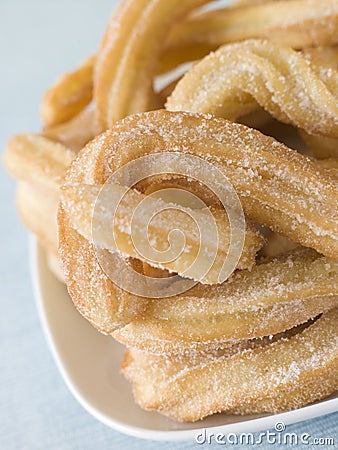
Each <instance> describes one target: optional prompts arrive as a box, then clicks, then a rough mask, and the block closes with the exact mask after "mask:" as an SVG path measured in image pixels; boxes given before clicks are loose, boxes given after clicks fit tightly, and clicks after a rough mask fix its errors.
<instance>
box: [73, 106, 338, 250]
mask: <svg viewBox="0 0 338 450" xmlns="http://www.w3.org/2000/svg"><path fill="white" fill-rule="evenodd" d="M202 139H203V140H202ZM206 148H207V150H206ZM90 149H91V158H92V161H93V162H92V165H93V167H94V169H93V170H92V175H91V178H90V181H87V183H88V184H103V183H104V182H105V181H106V177H107V176H108V174H109V173H112V172H111V171H114V170H116V169H117V168H119V167H120V166H121V165H123V164H125V163H127V162H128V161H131V160H133V159H136V158H138V157H140V156H143V155H145V154H149V153H158V152H170V151H173V149H175V151H176V152H182V153H189V154H193V155H196V156H198V157H201V158H204V159H206V160H208V161H209V162H211V163H212V164H214V165H215V167H217V168H219V169H220V170H221V172H223V173H224V174H225V175H226V176H227V177H228V179H229V181H230V182H231V184H232V185H233V187H234V188H235V190H236V191H237V193H238V195H239V197H240V199H241V202H242V205H243V208H244V211H245V212H246V213H247V215H248V217H249V218H252V219H253V220H254V221H257V222H259V223H261V224H263V225H266V226H268V227H271V228H272V229H273V230H275V231H277V232H280V233H281V234H285V235H286V236H288V237H289V238H290V239H292V240H294V241H295V242H298V243H300V244H301V245H304V246H310V247H312V248H314V249H316V250H317V251H319V252H321V253H323V254H325V255H327V256H332V257H337V253H338V250H337V248H338V243H337V240H338V239H337V210H336V204H337V195H338V192H337V185H336V183H335V182H334V181H333V180H332V179H331V178H330V177H328V174H327V173H326V172H325V170H323V169H320V168H318V167H316V165H315V164H314V163H313V162H312V161H310V160H309V159H308V158H306V157H304V156H302V155H300V154H298V153H296V152H295V151H293V150H290V149H288V148H287V147H285V146H284V145H282V144H280V143H278V142H277V141H275V140H274V139H273V138H270V137H267V136H264V135H262V134H261V133H259V132H258V131H255V130H251V129H249V128H247V127H245V126H243V125H240V124H234V123H231V122H228V121H226V120H224V119H221V118H215V117H211V116H205V115H203V114H202V115H200V114H190V113H183V112H169V111H154V112H151V113H143V114H140V115H135V116H130V117H128V118H126V119H125V120H124V121H121V122H119V123H117V124H116V125H115V127H114V128H112V130H110V131H109V132H107V133H105V134H103V135H101V136H100V137H99V138H98V139H96V140H94V141H92V143H91V145H90ZM88 151H89V150H87V152H88ZM76 167H77V166H76V165H73V169H72V171H74V170H75V169H76ZM89 167H90V165H89ZM78 170H80V171H81V170H83V169H81V163H80V160H79V168H78ZM87 170H88V168H87ZM70 184H73V183H70ZM324 217H325V220H323V218H324Z"/></svg>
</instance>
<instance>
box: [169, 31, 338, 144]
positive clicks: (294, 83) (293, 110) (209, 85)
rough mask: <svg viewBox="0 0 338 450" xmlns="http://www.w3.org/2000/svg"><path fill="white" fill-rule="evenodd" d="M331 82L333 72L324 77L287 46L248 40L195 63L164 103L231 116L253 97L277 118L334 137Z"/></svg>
mask: <svg viewBox="0 0 338 450" xmlns="http://www.w3.org/2000/svg"><path fill="white" fill-rule="evenodd" d="M325 83H326V84H325ZM336 86H338V73H333V72H332V73H331V75H330V77H329V79H327V78H326V77H324V75H322V76H321V75H320V74H319V73H318V71H317V73H316V72H315V71H314V70H313V69H312V68H311V67H310V66H309V65H308V63H307V62H306V61H305V59H304V57H303V56H302V55H301V54H300V53H297V52H295V51H294V50H292V49H291V48H288V47H284V46H281V45H277V44H274V43H272V42H269V41H262V40H252V41H246V42H242V43H239V44H232V45H227V46H224V47H221V48H219V49H218V50H217V51H216V52H215V53H212V54H210V55H209V56H207V57H206V58H204V59H203V60H202V61H201V62H200V63H198V64H197V65H195V66H194V67H193V68H192V69H191V70H190V71H189V72H188V73H187V74H186V75H185V76H184V77H183V78H182V79H181V81H180V82H179V83H178V84H177V86H176V88H175V90H174V92H173V93H172V95H171V96H170V97H169V99H168V101H167V108H168V109H169V110H176V111H177V110H181V111H192V112H202V113H213V114H215V115H218V116H222V117H226V118H228V119H232V120H235V119H237V118H239V117H240V116H243V115H244V114H247V113H249V112H251V111H253V110H255V109H256V108H257V103H256V102H258V103H259V104H260V105H261V106H262V107H263V108H264V109H266V110H267V111H268V112H269V113H270V114H272V115H273V116H274V117H275V118H276V119H278V120H280V121H282V122H286V123H291V124H294V125H296V126H297V127H299V128H301V129H303V130H305V131H306V132H307V133H310V134H320V135H323V136H328V137H334V138H336V137H338V106H337V96H336V95H335V94H336V92H335V89H334V88H335V87H336ZM332 91H334V92H332Z"/></svg>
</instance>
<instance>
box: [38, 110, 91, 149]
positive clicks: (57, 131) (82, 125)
mask: <svg viewBox="0 0 338 450" xmlns="http://www.w3.org/2000/svg"><path fill="white" fill-rule="evenodd" d="M96 131H97V124H96V121H95V117H94V110H93V109H84V110H82V111H81V112H80V113H79V114H78V115H76V116H75V117H73V118H72V119H70V120H68V121H67V122H64V123H60V124H59V125H53V126H50V127H45V128H44V129H43V130H42V132H41V134H42V135H43V136H45V137H47V138H48V139H52V140H53V141H57V142H60V143H61V144H63V145H65V146H66V147H68V148H70V149H71V150H73V151H74V152H78V151H80V150H81V149H82V148H83V147H84V146H85V145H86V144H87V143H88V142H89V141H91V140H92V139H93V138H94V137H95V136H96V134H97V133H96Z"/></svg>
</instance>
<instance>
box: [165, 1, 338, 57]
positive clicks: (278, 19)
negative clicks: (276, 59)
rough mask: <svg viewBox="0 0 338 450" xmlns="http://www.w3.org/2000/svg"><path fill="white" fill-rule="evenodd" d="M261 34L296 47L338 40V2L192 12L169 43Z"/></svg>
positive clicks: (240, 38)
mask: <svg viewBox="0 0 338 450" xmlns="http://www.w3.org/2000/svg"><path fill="white" fill-rule="evenodd" d="M258 37H259V38H264V37H266V38H269V39H270V40H274V41H277V42H280V43H283V44H284V45H290V46H291V47H293V48H305V47H311V46H318V45H332V44H334V43H337V41H338V2H337V0H326V1H325V3H323V2H318V1H317V0H294V1H289V0H286V1H285V0H284V1H275V2H265V3H263V4H261V5H252V6H250V5H249V6H243V7H238V8H224V9H222V10H217V11H209V12H204V13H196V14H191V15H190V17H189V18H188V20H186V21H182V22H181V24H179V25H178V26H177V27H175V28H174V29H173V30H172V32H171V34H170V37H169V46H171V47H174V46H175V45H177V47H179V46H180V45H182V44H193V43H195V42H204V43H209V44H210V45H214V46H215V47H214V48H217V47H218V46H219V45H222V44H225V43H227V42H235V41H243V40H245V39H252V38H258Z"/></svg>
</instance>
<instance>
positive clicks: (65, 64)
mask: <svg viewBox="0 0 338 450" xmlns="http://www.w3.org/2000/svg"><path fill="white" fill-rule="evenodd" d="M114 4H116V2H114V1H113V0H100V1H95V0H81V1H80V0H72V1H71V2H69V1H66V0H59V1H58V2H54V1H52V0H28V1H26V0H1V2H0V29H1V34H2V39H1V40H0V53H1V55H2V65H1V71H0V80H1V83H0V85H1V102H0V108H1V112H0V117H1V126H0V141H1V148H4V145H5V142H6V140H7V139H8V137H9V136H10V135H11V134H13V133H15V132H20V131H24V130H33V131H34V130H37V129H38V127H39V119H38V104H39V99H40V97H41V95H42V93H43V92H44V90H45V89H46V88H47V87H48V86H49V85H50V84H51V83H52V82H53V80H54V79H55V78H56V75H58V74H60V73H62V72H63V71H65V70H67V69H69V68H72V67H75V66H76V64H78V63H79V62H80V61H81V60H82V59H83V58H84V57H85V56H86V55H87V54H89V53H90V52H94V51H95V48H96V46H97V44H98V42H99V39H100V36H101V33H102V30H103V26H104V24H105V22H106V21H107V18H108V17H109V15H110V14H111V12H112V10H113V7H114ZM0 170H1V175H0V179H1V202H0V214H1V218H2V220H1V222H0V230H1V234H0V236H1V253H2V258H1V262H0V264H1V268H0V274H1V275H0V276H1V282H0V301H1V313H0V448H1V449H4V450H23V449H29V450H38V449H41V450H46V449H48V450H77V449H79V450H80V449H81V450H92V449H93V450H94V449H95V450H96V449H100V450H106V449H107V450H108V449H125V448H129V449H149V450H150V449H159V448H163V449H193V448H202V447H203V448H204V447H207V448H218V447H219V446H218V445H217V444H213V445H204V446H202V445H198V444H197V443H194V442H190V443H189V442H187V443H179V442H176V443H158V442H153V441H141V440H138V439H134V438H130V437H127V436H124V435H122V434H120V433H117V432H115V431H113V430H110V429H109V428H107V427H105V426H104V425H102V424H100V423H99V422H97V421H96V420H95V419H94V418H92V417H91V416H90V415H89V414H88V413H87V412H85V411H84V410H83V409H82V408H81V407H80V405H79V404H78V403H77V402H76V401H75V400H74V398H73V397H72V396H71V394H70V393H69V391H68V389H67V388H66V386H65V385H64V383H63V381H62V379H61V377H60V375H59V373H58V371H57V369H56V366H55V364H54V362H53V360H52V357H51V355H50V353H49V350H48V348H47V345H46V342H45V339H44V336H43V334H42V330H41V327H40V323H39V319H38V316H37V312H36V308H35V304H34V299H33V293H32V287H31V281H30V274H29V263H28V249H27V247H28V245H27V233H26V231H25V230H24V229H23V227H22V225H21V224H20V222H19V220H18V217H17V214H16V212H15V206H14V182H13V181H12V180H11V179H10V178H9V177H8V175H7V174H6V173H5V172H4V171H3V169H2V168H1V169H0ZM287 431H288V432H296V433H297V434H299V435H300V434H302V433H308V434H310V435H311V436H313V437H331V438H335V440H336V446H335V447H332V446H320V447H321V448H338V414H331V415H329V416H326V417H322V418H319V419H314V420H311V421H307V422H303V423H300V424H297V425H294V426H290V427H288V428H287ZM227 447H230V448H231V447H232V448H234V446H231V445H227ZM288 447H290V448H292V447H291V446H279V448H288ZM308 447H309V446H307V445H299V446H297V448H308ZM235 448H243V446H237V447H235ZM246 448H249V446H247V447H246ZM257 448H258V446H257ZM259 448H274V446H272V445H260V446H259Z"/></svg>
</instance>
